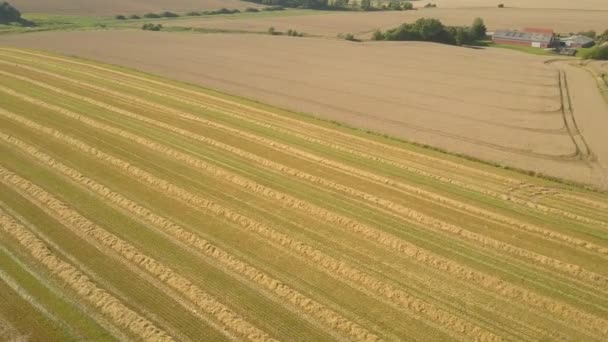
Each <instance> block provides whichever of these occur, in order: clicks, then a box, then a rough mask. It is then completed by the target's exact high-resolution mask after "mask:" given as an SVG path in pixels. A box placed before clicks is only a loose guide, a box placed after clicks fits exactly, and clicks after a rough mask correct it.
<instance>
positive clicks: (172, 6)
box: [10, 0, 256, 15]
mask: <svg viewBox="0 0 608 342" xmlns="http://www.w3.org/2000/svg"><path fill="white" fill-rule="evenodd" d="M10 3H11V4H13V5H14V6H15V7H17V8H18V9H19V10H21V11H22V12H29V13H46V14H65V15H117V14H139V15H142V14H144V13H148V12H161V11H173V12H187V11H200V10H207V9H218V8H222V7H227V8H239V9H240V8H245V7H256V5H255V4H252V3H247V2H244V1H239V0H101V1H100V0H11V1H10Z"/></svg>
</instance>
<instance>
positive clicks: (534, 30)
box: [524, 27, 554, 35]
mask: <svg viewBox="0 0 608 342" xmlns="http://www.w3.org/2000/svg"><path fill="white" fill-rule="evenodd" d="M524 32H530V33H544V34H550V35H553V34H554V33H553V30H552V29H546V28H534V27H526V28H524Z"/></svg>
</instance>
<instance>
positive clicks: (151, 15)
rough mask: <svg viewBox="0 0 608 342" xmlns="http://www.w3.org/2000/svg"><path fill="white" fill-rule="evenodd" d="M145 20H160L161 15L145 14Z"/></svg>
mask: <svg viewBox="0 0 608 342" xmlns="http://www.w3.org/2000/svg"><path fill="white" fill-rule="evenodd" d="M144 18H150V19H157V18H160V15H158V14H156V13H146V14H144Z"/></svg>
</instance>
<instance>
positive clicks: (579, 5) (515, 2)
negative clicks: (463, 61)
mask: <svg viewBox="0 0 608 342" xmlns="http://www.w3.org/2000/svg"><path fill="white" fill-rule="evenodd" d="M428 2H429V1H424V0H423V1H416V2H415V3H414V4H415V5H416V6H424V5H425V4H427V3H428ZM430 2H432V3H434V4H437V5H438V6H439V7H446V8H471V7H497V6H498V4H504V5H505V7H507V8H509V7H519V8H547V9H549V8H559V9H584V10H604V11H605V10H608V2H606V1H604V0H576V1H572V0H504V1H502V0H499V1H497V0H435V1H430Z"/></svg>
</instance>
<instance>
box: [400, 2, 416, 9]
mask: <svg viewBox="0 0 608 342" xmlns="http://www.w3.org/2000/svg"><path fill="white" fill-rule="evenodd" d="M402 8H403V10H404V11H410V10H413V9H414V4H412V3H411V2H409V1H405V2H404V3H403V5H402Z"/></svg>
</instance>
